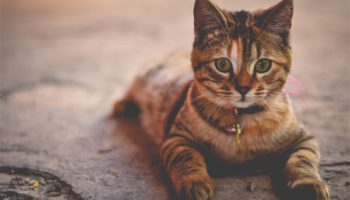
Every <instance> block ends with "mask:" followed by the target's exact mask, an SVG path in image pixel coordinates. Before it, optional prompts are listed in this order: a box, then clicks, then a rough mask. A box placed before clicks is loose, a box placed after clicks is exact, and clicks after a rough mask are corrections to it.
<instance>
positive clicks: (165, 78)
mask: <svg viewBox="0 0 350 200" xmlns="http://www.w3.org/2000/svg"><path fill="white" fill-rule="evenodd" d="M192 80H193V71H192V68H191V62H190V54H189V53H184V52H175V53H172V54H169V55H168V56H165V57H163V58H161V59H156V60H153V61H151V62H149V63H148V64H147V65H146V66H145V67H144V68H143V69H141V72H140V73H139V75H138V76H137V77H136V78H135V81H134V83H133V85H132V87H131V88H130V90H129V94H130V95H131V96H132V98H133V100H134V101H136V103H137V104H138V105H139V107H140V108H141V121H142V124H143V126H144V127H145V128H146V131H147V132H149V133H150V134H151V135H153V136H155V139H156V140H157V141H158V142H161V141H162V140H163V136H164V133H165V132H166V131H167V129H169V128H170V127H169V126H170V124H169V122H170V123H171V120H172V118H175V116H173V115H176V113H177V110H178V109H179V107H181V104H182V101H183V100H184V98H185V93H186V92H187V88H188V85H189V83H190V82H191V81H192Z"/></svg>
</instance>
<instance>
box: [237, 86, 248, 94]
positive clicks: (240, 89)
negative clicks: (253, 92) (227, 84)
mask: <svg viewBox="0 0 350 200" xmlns="http://www.w3.org/2000/svg"><path fill="white" fill-rule="evenodd" d="M250 89H251V87H250V86H237V87H236V90H237V91H238V92H239V93H240V94H241V95H242V97H244V96H245V95H246V94H247V93H248V92H249V90H250Z"/></svg>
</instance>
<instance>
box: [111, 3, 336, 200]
mask: <svg viewBox="0 0 350 200" xmlns="http://www.w3.org/2000/svg"><path fill="white" fill-rule="evenodd" d="M292 14H293V3H292V0H283V1H281V2H280V3H278V4H277V5H275V6H273V7H271V8H269V9H267V10H260V11H257V12H254V13H250V12H246V11H239V12H229V11H225V10H221V9H220V8H218V7H217V6H216V5H214V4H213V3H211V2H210V1H209V0H196V3H195V7H194V18H195V23H194V25H195V40H194V43H193V50H192V54H191V58H188V57H186V56H183V55H177V54H175V55H171V56H170V57H167V58H166V59H165V61H162V62H158V64H157V65H155V67H153V68H151V69H148V68H147V69H145V70H144V73H141V75H140V76H138V77H137V78H136V79H135V81H134V83H133V84H132V86H131V88H130V89H129V92H128V93H127V95H126V97H125V98H124V99H123V100H121V101H118V102H117V103H116V104H115V108H114V112H115V113H116V114H119V115H121V114H128V115H130V114H132V113H135V114H137V113H138V112H139V111H141V119H142V122H143V125H144V127H145V128H146V130H147V132H148V133H152V135H153V137H154V138H155V140H156V141H158V142H159V143H160V145H161V157H162V160H163V164H164V167H165V168H166V170H167V171H168V173H169V175H170V177H171V180H172V183H173V185H174V188H175V190H176V192H177V194H178V195H179V198H180V199H196V200H201V199H209V198H211V197H212V196H213V194H214V190H215V187H214V183H213V181H212V179H211V178H210V176H209V174H208V167H207V166H208V165H210V164H212V163H210V162H209V161H208V160H209V159H208V158H215V160H216V161H219V162H222V163H224V164H225V165H226V166H227V165H228V166H232V167H233V166H245V165H246V164H248V163H251V162H254V161H257V160H259V159H260V160H264V158H267V157H271V158H273V159H274V161H276V162H271V163H269V164H270V165H271V166H270V167H271V168H277V169H278V170H280V171H281V172H282V174H283V175H282V176H283V177H284V178H285V180H286V181H285V185H286V187H287V191H286V192H287V195H286V196H287V197H289V198H291V199H310V200H316V199H321V200H327V199H329V194H328V189H327V186H326V184H325V183H324V182H323V180H322V178H321V177H320V175H319V172H318V164H319V159H320V154H319V150H318V146H317V144H316V142H315V140H314V139H313V138H311V137H309V136H308V135H307V134H306V133H305V131H304V129H303V127H302V125H301V124H300V123H299V122H298V121H297V119H296V117H295V115H294V113H293V109H292V107H291V103H290V99H289V97H288V95H286V94H285V93H283V91H282V89H283V86H284V84H285V82H286V80H287V76H288V73H289V71H290V69H291V47H290V45H289V31H290V28H291V19H292ZM219 58H227V59H229V60H230V61H231V63H232V68H231V71H230V72H229V73H222V72H220V71H218V70H217V69H216V68H215V60H216V59H219ZM260 58H267V59H270V60H272V66H271V69H270V70H269V71H268V72H266V73H257V72H256V70H255V64H256V63H257V61H258V60H259V59H260ZM190 61H191V63H190ZM191 66H192V69H191ZM243 89H245V90H246V91H247V93H246V94H245V95H244V94H242V91H243ZM251 106H258V107H259V108H261V111H260V112H255V113H243V114H241V115H235V114H234V113H232V111H231V110H232V109H231V108H233V107H235V108H249V107H251ZM238 120H239V123H240V125H241V126H242V127H243V130H242V133H241V138H240V143H239V144H238V143H237V138H236V136H235V135H234V134H231V133H229V132H227V128H228V127H231V125H232V124H233V122H236V121H238ZM208 162H209V163H208ZM281 163H282V165H281ZM213 170H220V169H218V168H214V169H213Z"/></svg>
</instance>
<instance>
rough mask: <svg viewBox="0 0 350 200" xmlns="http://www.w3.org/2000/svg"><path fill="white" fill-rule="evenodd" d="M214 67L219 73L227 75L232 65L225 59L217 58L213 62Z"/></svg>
mask: <svg viewBox="0 0 350 200" xmlns="http://www.w3.org/2000/svg"><path fill="white" fill-rule="evenodd" d="M215 67H216V69H217V70H218V71H219V72H222V73H227V72H230V71H231V68H232V64H231V61H230V60H228V59H227V58H219V59H216V60H215Z"/></svg>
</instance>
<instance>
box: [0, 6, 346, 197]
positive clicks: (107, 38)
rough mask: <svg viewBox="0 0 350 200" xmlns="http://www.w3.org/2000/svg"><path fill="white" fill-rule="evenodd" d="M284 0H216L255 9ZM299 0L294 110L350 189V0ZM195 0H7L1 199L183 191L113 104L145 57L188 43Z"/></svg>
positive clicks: (330, 170) (326, 165)
mask: <svg viewBox="0 0 350 200" xmlns="http://www.w3.org/2000/svg"><path fill="white" fill-rule="evenodd" d="M275 2H277V0H267V1H263V2H262V1H260V0H245V1H238V0H225V1H224V0H220V1H219V0H217V3H218V4H219V5H221V6H222V7H225V8H227V9H241V8H244V9H250V10H252V9H257V8H264V7H268V6H269V5H272V4H273V3H275ZM295 4H296V5H295V17H294V23H293V34H292V41H293V49H294V58H295V59H294V68H293V70H292V74H293V76H295V77H297V78H298V79H299V80H300V81H301V82H302V83H303V86H304V90H302V91H301V92H302V96H299V97H293V100H294V106H295V110H296V113H297V115H298V117H299V118H300V120H301V121H303V122H304V123H305V126H306V127H307V128H308V129H309V130H310V132H312V133H313V134H314V135H315V136H316V137H317V139H318V141H319V143H320V146H321V150H322V164H321V170H322V174H323V177H324V179H325V180H326V181H327V182H328V184H329V185H330V187H331V196H332V199H334V200H345V199H350V193H349V189H350V179H349V178H350V175H349V174H350V146H349V142H350V135H349V133H350V127H349V124H350V123H349V122H350V120H349V117H350V116H349V114H350V110H349V108H350V106H349V102H350V99H349V98H350V97H349V92H350V91H349V89H350V88H349V5H348V4H349V2H348V1H347V0H337V1H329V0H312V1H311V0H310V1H296V2H295ZM192 6H193V1H188V0H177V1H164V0H147V1H140V0H129V1H122V0H99V1H93V0H75V1H61V0H50V1H44V0H0V26H1V29H0V45H1V46H0V199H16V197H18V198H20V197H21V198H22V199H33V198H39V199H40V198H44V199H45V198H49V199H73V200H75V199H92V200H95V199H121V200H123V199H125V200H130V199H144V200H147V199H150V200H151V199H152V200H153V199H171V198H172V197H173V192H172V190H171V189H169V182H168V180H167V178H166V176H164V172H163V171H162V168H161V167H160V164H159V159H158V158H157V156H156V155H157V148H156V146H155V145H154V143H153V141H152V140H150V139H148V138H147V137H146V136H145V134H143V133H142V130H141V129H140V127H139V126H138V123H137V122H135V121H134V122H133V121H126V120H120V121H116V120H113V119H108V117H107V115H108V114H109V112H110V110H111V106H112V103H113V101H114V100H115V99H116V98H118V97H120V96H122V94H123V92H124V91H125V89H126V87H127V85H128V84H129V83H130V81H131V80H132V77H133V76H134V75H135V73H137V71H138V69H140V68H142V66H143V63H144V62H145V61H146V60H147V59H150V58H153V57H158V56H161V55H165V54H166V53H168V52H171V51H173V50H179V49H180V50H185V51H189V50H190V48H191V43H192V38H193V33H192V32H193V27H192V24H193V22H192ZM292 89H298V88H292ZM299 90H300V88H299ZM215 183H216V184H217V188H218V191H217V194H216V196H215V198H214V199H232V198H235V199H259V200H260V199H266V200H274V199H277V198H276V197H275V195H274V194H273V191H272V188H271V186H270V185H271V184H270V179H269V178H268V177H267V176H265V175H241V176H231V177H221V178H216V179H215ZM252 184H253V185H255V189H254V191H249V190H247V186H250V185H252Z"/></svg>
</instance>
